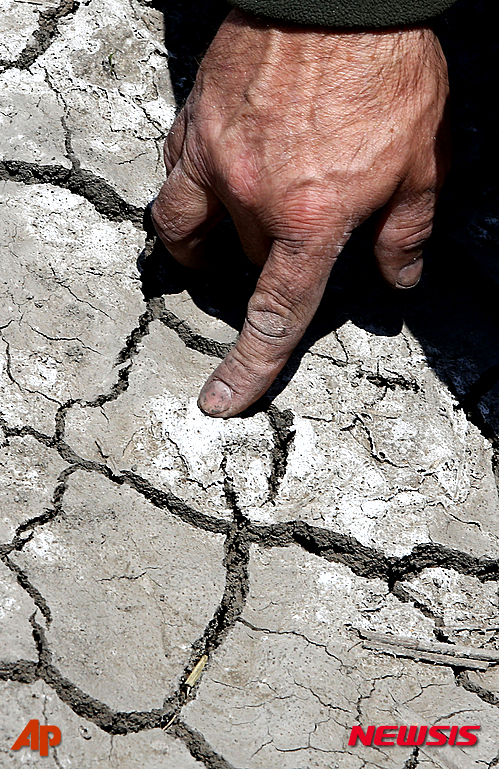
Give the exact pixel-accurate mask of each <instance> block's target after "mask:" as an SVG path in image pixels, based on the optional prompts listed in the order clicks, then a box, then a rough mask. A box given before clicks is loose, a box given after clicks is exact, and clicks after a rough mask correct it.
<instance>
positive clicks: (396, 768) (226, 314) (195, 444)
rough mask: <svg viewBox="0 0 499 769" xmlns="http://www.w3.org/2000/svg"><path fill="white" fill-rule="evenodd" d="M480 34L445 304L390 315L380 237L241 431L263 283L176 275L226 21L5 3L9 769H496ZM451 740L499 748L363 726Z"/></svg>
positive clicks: (446, 231) (494, 499)
mask: <svg viewBox="0 0 499 769" xmlns="http://www.w3.org/2000/svg"><path fill="white" fill-rule="evenodd" d="M474 6H475V22H474V24H475V26H474V27H473V25H471V30H470V22H469V17H468V14H469V4H468V5H467V4H466V3H464V2H462V3H458V5H457V6H456V8H455V9H453V11H452V12H451V13H449V14H448V15H447V17H446V18H445V19H444V20H443V22H442V37H443V39H444V40H445V41H446V45H447V50H448V56H449V63H450V66H451V75H452V79H453V88H454V94H455V100H454V115H453V120H454V130H455V167H454V172H453V177H451V180H450V183H449V185H448V188H447V193H446V194H445V195H444V198H443V202H442V206H441V212H440V215H439V220H438V225H437V232H436V237H435V239H434V243H433V247H432V248H431V249H430V253H429V259H428V262H429V267H428V271H427V275H426V277H425V280H424V281H423V283H422V285H421V286H420V287H418V288H417V289H416V290H415V291H414V292H412V293H411V294H405V293H404V295H403V296H400V295H399V294H397V295H396V296H394V295H393V294H392V292H390V291H389V290H388V289H386V288H384V287H383V286H382V285H381V282H380V280H379V279H378V278H377V276H376V274H375V271H374V269H373V267H372V260H371V259H370V256H369V248H368V247H367V246H366V242H367V240H368V238H367V235H366V233H360V234H359V235H358V237H356V238H355V239H354V240H353V242H352V244H351V246H350V248H349V249H348V248H347V252H346V254H345V255H344V257H343V259H342V260H340V263H339V264H338V267H337V269H336V270H335V274H334V276H333V278H332V280H331V282H330V285H329V287H328V289H327V292H326V297H325V300H324V302H323V306H322V308H321V310H320V312H319V313H318V317H317V318H316V320H315V321H314V324H313V325H312V327H311V329H310V330H309V332H308V333H307V336H306V337H305V339H304V341H303V343H302V344H301V345H300V348H299V349H298V350H297V352H296V354H295V355H294V356H293V359H292V361H291V362H290V365H289V366H288V367H287V369H286V370H285V372H284V373H283V375H282V376H281V378H280V380H279V381H278V382H277V383H276V385H275V386H274V388H273V389H272V391H271V392H270V393H269V395H268V396H267V397H266V398H265V399H263V400H262V402H261V403H259V404H257V406H256V407H255V408H254V409H253V410H252V411H251V413H248V414H246V415H244V416H243V417H241V418H237V419H233V420H229V421H227V422H223V421H217V420H210V419H209V418H207V417H204V416H203V415H202V414H201V413H200V412H199V411H198V409H197V407H196V396H197V393H198V391H199V388H200V386H201V385H202V383H203V381H204V379H205V377H206V376H207V375H208V374H209V372H210V371H211V370H212V368H213V367H214V365H215V364H216V363H217V359H219V358H221V357H223V356H224V354H225V352H226V351H227V350H228V349H229V347H230V345H231V344H232V343H233V342H234V339H235V338H236V335H237V330H238V328H239V326H240V322H241V313H242V312H243V311H244V303H245V301H246V299H247V297H248V295H249V293H250V292H251V286H252V284H253V283H254V279H255V275H254V274H253V272H252V270H251V269H250V268H249V267H248V266H247V265H246V263H245V262H244V261H243V259H242V257H241V255H240V252H239V250H238V245H237V243H236V242H235V239H234V235H233V232H232V229H231V226H230V223H228V222H226V223H224V224H223V225H222V226H221V228H220V229H219V231H218V232H216V233H215V234H214V236H213V241H212V246H211V247H212V249H213V259H214V263H215V267H214V270H213V273H212V274H210V275H195V276H194V275H190V274H189V273H187V272H185V271H183V270H182V269H181V268H178V267H175V265H174V264H173V263H172V261H171V259H170V258H169V257H168V255H167V254H166V253H165V252H164V251H162V250H161V248H160V247H159V246H158V244H157V243H155V241H154V236H153V233H152V232H151V227H150V224H149V222H148V213H147V205H148V203H150V201H151V199H152V198H153V197H154V194H155V192H156V191H157V189H158V187H159V185H160V184H161V182H162V178H163V167H162V157H161V147H162V141H163V139H164V136H165V134H166V132H167V130H168V128H169V126H170V124H171V122H172V119H173V116H174V114H175V109H176V104H175V101H176V100H177V103H178V102H179V101H181V99H182V98H184V97H185V93H186V92H187V91H188V88H189V85H190V82H191V81H192V74H193V70H194V68H195V62H196V60H197V59H199V56H200V55H202V49H203V46H204V45H205V43H206V41H204V38H203V34H204V35H205V37H206V36H207V35H208V32H207V31H206V30H208V29H209V24H208V21H210V20H211V22H213V20H216V18H217V14H220V13H221V12H222V10H223V8H222V6H221V5H218V6H217V7H213V8H212V7H211V6H210V5H209V4H208V3H202V2H201V3H197V4H196V3H193V4H191V7H186V6H185V4H184V6H182V5H181V4H176V3H170V4H168V5H167V7H166V8H162V7H161V6H160V5H151V4H149V3H148V2H146V1H145V0H84V1H81V2H76V1H75V2H73V0H62V2H60V4H59V5H56V4H55V0H1V5H0V7H1V9H2V19H3V24H2V28H3V32H2V39H1V41H0V72H1V74H0V93H1V96H0V122H1V136H0V145H1V146H0V155H1V157H2V160H1V162H0V195H1V199H2V205H1V223H0V247H1V249H2V260H3V261H2V265H3V269H2V275H1V293H2V301H1V304H0V332H1V333H0V356H1V358H0V389H1V401H0V413H1V419H0V425H1V432H2V443H1V448H0V478H1V484H2V507H1V511H0V530H1V534H0V541H1V542H3V543H4V544H3V545H2V546H1V548H0V549H1V561H2V563H1V574H0V638H1V647H0V648H1V651H0V658H1V661H0V679H1V689H2V697H1V700H0V708H1V711H2V716H1V719H0V754H1V757H2V758H1V763H2V766H5V767H12V768H14V767H25V766H32V765H35V764H36V765H40V766H45V767H46V768H47V769H56V768H57V769H70V767H74V768H77V769H94V768H96V767H102V768H103V769H139V768H140V769H153V767H154V769H194V768H195V767H196V768H197V767H199V769H202V767H207V768H208V769H336V768H338V769H374V767H382V769H392V768H393V769H415V768H416V767H425V768H426V767H428V769H430V767H431V768H432V767H442V768H443V769H453V768H455V767H460V769H471V768H472V767H483V768H484V769H486V768H487V767H488V768H489V769H491V768H492V767H494V766H496V765H498V764H499V744H498V740H497V734H498V732H499V708H498V706H499V667H498V663H499V612H498V604H499V594H498V587H499V501H498V492H497V470H496V468H497V465H498V464H499V454H498V451H499V443H498V441H497V437H496V434H497V427H498V426H499V417H498V415H497V404H498V392H499V391H498V386H497V384H496V383H497V381H498V379H499V366H498V359H499V353H497V352H496V351H497V350H498V349H499V347H498V342H499V318H498V315H497V310H496V308H497V306H498V303H497V291H498V284H497V279H498V276H499V270H498V269H497V266H496V264H495V262H494V259H495V254H496V253H497V248H496V244H497V243H498V242H499V237H498V221H497V218H495V214H494V213H493V211H494V207H493V203H494V201H495V200H496V199H497V189H496V188H495V187H494V183H493V182H494V179H493V177H494V174H493V173H492V169H491V162H490V158H489V155H488V152H489V148H490V138H491V135H490V134H489V133H488V126H489V124H490V122H491V115H490V113H487V111H486V109H485V107H484V105H483V103H482V104H480V103H478V102H477V101H476V93H477V92H478V90H479V89H477V85H479V84H481V85H483V84H484V82H483V81H484V79H485V78H486V77H487V76H488V77H492V75H490V73H489V75H487V71H486V68H485V67H484V62H483V59H481V58H480V55H481V51H482V49H483V47H484V45H483V40H481V36H483V30H484V29H487V28H488V27H487V24H486V13H487V11H486V8H485V5H484V6H482V5H481V4H480V3H475V4H474ZM473 34H475V37H473ZM203 41H204V42H203ZM466 46H467V47H466ZM169 66H170V70H171V76H170V71H169ZM489 85H490V83H489ZM484 165H485V166H487V168H489V176H488V177H486V176H484V171H483V167H484ZM494 178H495V177H494ZM489 180H492V181H490V183H489ZM221 276H224V277H221ZM200 661H201V662H206V665H205V667H204V670H202V673H201V675H200V677H199V679H198V680H197V681H194V680H193V678H192V676H191V678H189V674H190V673H191V672H192V671H193V669H194V668H195V667H196V665H197V664H198V663H199V662H200ZM199 669H200V666H199V665H198V667H197V668H196V670H198V671H199ZM30 719H38V720H39V721H40V723H42V724H43V723H45V724H56V725H57V726H58V727H59V728H60V729H61V732H62V741H61V743H60V745H59V746H57V747H54V748H51V749H50V752H49V756H48V757H41V756H40V755H39V754H38V753H36V752H35V751H31V750H30V749H29V748H27V747H25V748H23V749H21V750H20V751H18V752H12V751H11V750H10V748H11V746H12V743H13V742H14V740H15V738H16V737H17V736H18V734H19V733H20V731H21V730H22V728H23V727H24V726H25V724H26V723H27V722H28V721H29V720H30ZM449 723H450V724H455V723H459V724H463V723H465V724H480V725H481V731H480V737H479V741H478V743H477V744H476V745H475V746H473V747H469V748H457V747H454V748H451V747H449V746H446V747H443V748H438V747H428V746H419V747H418V746H416V747H410V746H409V747H404V746H397V745H395V746H393V747H379V746H378V747H376V746H373V747H370V746H364V745H362V744H360V743H359V744H358V745H357V746H355V747H353V746H348V737H349V733H350V729H351V727H352V726H353V725H355V724H361V725H362V726H363V727H367V726H368V725H369V724H377V725H379V724H420V725H423V724H425V725H428V726H429V725H434V724H437V725H438V724H449Z"/></svg>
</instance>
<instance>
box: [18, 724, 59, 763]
mask: <svg viewBox="0 0 499 769" xmlns="http://www.w3.org/2000/svg"><path fill="white" fill-rule="evenodd" d="M49 735H50V736H49ZM60 741H61V730H60V729H59V727H58V726H45V724H42V725H41V726H40V723H39V721H37V720H36V718H33V719H32V720H31V721H29V722H28V724H27V726H25V727H24V729H23V730H22V732H21V734H20V735H19V737H18V738H17V740H16V741H15V743H14V744H13V746H12V747H11V750H20V749H21V748H31V750H39V751H40V755H41V756H48V754H49V745H50V746H51V747H54V748H55V747H56V745H59V743H60Z"/></svg>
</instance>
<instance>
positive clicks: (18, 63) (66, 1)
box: [0, 0, 80, 74]
mask: <svg viewBox="0 0 499 769" xmlns="http://www.w3.org/2000/svg"><path fill="white" fill-rule="evenodd" d="M79 7H80V4H79V3H78V2H75V0H62V2H61V3H59V5H57V6H55V7H54V8H47V9H46V10H44V11H39V12H38V13H39V16H38V29H35V31H34V32H33V38H34V41H33V42H32V43H28V44H27V45H26V46H25V47H24V49H23V50H22V51H21V53H20V54H19V56H18V57H17V59H15V60H14V61H5V60H0V74H1V73H2V72H5V71H6V70H7V69H29V68H30V67H31V65H32V64H33V63H34V62H35V61H36V60H37V59H38V57H39V56H42V54H44V53H45V51H46V50H47V49H48V48H49V46H50V45H51V43H52V41H53V39H54V37H56V35H57V34H58V33H59V21H60V20H61V19H64V18H65V17H66V16H71V15H72V14H74V13H76V11H77V10H78V8H79Z"/></svg>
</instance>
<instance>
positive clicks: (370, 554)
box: [0, 418, 499, 590]
mask: <svg viewBox="0 0 499 769" xmlns="http://www.w3.org/2000/svg"><path fill="white" fill-rule="evenodd" d="M0 427H2V429H3V430H4V433H5V435H6V437H7V438H9V437H12V436H16V437H22V436H24V435H29V436H31V437H33V438H35V440H37V441H39V442H40V443H42V444H43V445H45V446H47V447H49V448H52V449H55V450H56V451H57V452H58V453H59V455H60V456H61V457H62V458H63V459H64V460H65V461H66V462H68V464H70V465H73V466H75V467H77V468H78V469H81V470H84V471H87V472H98V473H100V474H101V475H104V476H105V477H106V478H107V479H108V480H110V481H112V482H113V483H116V484H118V485H123V484H127V485H129V486H130V487H132V488H133V489H135V491H137V492H138V493H139V494H141V495H142V496H143V497H144V498H145V499H147V500H148V501H149V502H151V503H152V504H153V505H154V506H155V507H158V508H161V509H167V510H168V511H169V512H171V513H172V514H173V515H175V516H177V517H179V518H180V519H181V520H183V521H184V522H186V523H188V524H190V525H192V526H195V527H197V528H201V529H204V530H206V531H212V532H216V533H223V534H227V532H228V531H229V529H230V525H229V524H228V523H227V522H226V521H225V520H223V519H221V518H216V517H212V516H208V515H206V514H204V513H201V512H199V511H197V510H194V509H193V508H191V507H190V506H189V505H187V504H186V503H185V502H184V501H183V500H182V499H180V498H178V497H176V496H175V495H174V494H172V493H171V492H167V491H163V490H160V489H157V488H156V487H155V486H153V485H152V484H151V483H150V482H149V481H147V480H146V479H145V478H142V477H141V476H139V475H137V474H136V473H133V472H131V471H125V472H123V473H121V474H120V475H116V474H114V473H113V472H112V470H111V469H110V468H109V467H108V466H107V465H103V464H100V463H98V462H94V461H91V460H87V459H84V458H83V457H80V456H79V455H78V454H77V453H76V452H75V451H74V450H73V449H72V448H71V446H70V445H69V444H68V443H66V442H65V441H63V440H62V439H61V438H60V437H58V436H57V435H56V436H54V437H51V436H47V435H44V434H43V433H40V432H39V431H37V430H35V429H34V428H32V427H30V426H23V427H11V426H9V425H8V424H7V422H6V421H5V420H4V419H2V418H0ZM244 520H245V524H244V528H243V530H242V531H241V532H240V533H239V538H240V540H241V541H243V542H244V544H245V545H247V544H249V543H254V544H258V545H260V546H261V547H263V548H274V547H288V546H290V545H298V546H300V547H302V548H303V549H304V550H305V551H307V552H309V553H311V554H313V555H317V556H318V557H320V558H324V559H325V560H327V561H331V562H337V563H343V564H344V565H346V566H348V567H349V568H350V569H351V570H352V571H353V572H354V574H357V575H358V576H361V577H365V578H367V579H376V578H379V579H382V580H383V581H385V582H386V583H387V584H388V586H389V589H390V590H393V589H394V586H395V583H396V582H399V581H402V580H404V579H407V578H408V577H411V576H415V575H417V574H420V573H421V572H422V571H424V570H425V569H428V568H435V567H441V568H445V569H452V570H454V571H456V572H458V573H459V574H464V575H467V576H472V577H476V578H477V579H479V580H480V581H481V582H488V581H499V559H492V558H486V557H481V556H473V555H469V554H468V553H464V552H462V551H460V550H454V549H451V548H447V547H445V546H443V545H439V544H435V543H427V544H421V545H417V546H416V547H415V548H413V550H412V551H411V553H409V554H408V555H405V556H402V557H395V556H386V555H384V554H383V553H382V552H380V551H378V550H376V549H375V548H372V547H368V546H366V545H363V544H362V543H360V542H359V541H358V540H356V539H355V538H354V537H352V536H350V535H346V534H341V533H339V532H334V531H330V530H329V529H323V528H319V527H317V526H312V525H311V524H308V523H306V522H305V521H288V522H285V523H278V524H270V525H261V526H260V525H257V524H253V523H251V522H250V521H247V520H246V519H244Z"/></svg>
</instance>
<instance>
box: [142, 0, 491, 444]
mask: <svg viewBox="0 0 499 769" xmlns="http://www.w3.org/2000/svg"><path fill="white" fill-rule="evenodd" d="M158 7H161V6H160V3H158ZM229 9H230V8H229V6H228V5H227V4H226V3H224V2H220V0H192V1H191V2H188V3H185V2H182V3H181V2H172V3H169V4H168V7H167V9H165V8H162V10H163V12H164V14H165V42H166V46H167V48H168V50H169V51H170V71H171V76H172V81H173V88H174V93H175V98H176V100H177V104H178V105H179V107H180V106H181V105H182V104H183V102H184V101H185V99H186V98H187V95H188V93H189V91H190V88H191V87H192V83H193V82H194V78H195V74H196V70H197V67H198V63H199V61H200V60H201V58H202V56H203V54H204V52H205V51H206V49H207V47H208V45H209V42H210V40H211V38H212V36H213V35H214V34H215V32H216V29H217V27H218V25H219V23H220V21H221V20H222V19H223V18H224V16H225V15H226V13H227V11H228V10H229ZM493 13H494V11H493V8H492V7H490V6H489V5H488V4H487V3H485V2H471V1H470V0H461V2H458V3H457V4H456V5H455V6H453V8H452V9H451V10H450V11H449V12H448V13H447V14H445V15H444V16H443V17H441V18H440V19H439V20H438V23H437V25H436V26H437V30H438V33H439V36H440V39H441V41H442V44H443V46H444V50H445V53H446V56H447V60H448V64H449V72H450V79H451V95H452V105H451V107H452V126H453V168H452V171H451V174H450V176H449V178H448V181H447V183H446V186H445V188H444V192H443V195H442V198H441V201H440V207H439V211H438V216H437V219H436V223H435V232H434V236H433V239H432V242H431V244H430V246H429V247H428V253H427V258H426V267H425V274H424V278H423V280H422V282H421V283H420V285H419V286H418V287H417V288H416V289H413V290H411V291H408V292H396V291H393V290H391V289H389V288H387V287H386V286H385V285H384V283H383V282H382V280H381V279H380V277H379V276H378V274H377V271H376V268H375V266H374V259H373V256H372V253H371V247H370V237H369V223H367V225H364V226H363V228H361V230H360V231H358V232H357V233H355V234H354V236H353V237H352V239H351V241H350V243H349V244H348V246H347V247H346V249H345V250H344V253H343V254H342V256H341V258H340V260H339V262H338V264H337V265H336V267H335V269H334V271H333V274H332V276H331V279H330V281H329V284H328V287H327V290H326V293H325V297H324V300H323V302H322V305H321V307H320V309H319V311H318V313H317V315H316V317H315V319H314V321H313V323H312V324H311V326H310V328H309V330H308V331H307V333H306V335H305V337H304V339H303V341H302V343H301V344H300V346H299V348H298V349H297V350H296V352H295V353H294V355H293V356H292V358H291V360H290V362H289V364H288V365H287V366H286V368H285V369H284V371H283V372H282V374H281V376H280V377H279V379H278V381H277V382H276V383H275V384H274V386H273V387H272V389H271V391H270V392H269V394H268V397H270V398H273V397H275V395H276V394H277V393H278V392H280V391H281V390H282V389H283V388H284V387H285V386H286V383H287V382H288V381H289V380H290V379H291V377H292V376H293V374H294V372H295V371H296V369H297V367H298V365H299V362H300V360H301V357H302V355H303V353H304V351H305V350H307V349H308V348H309V347H310V346H311V345H312V344H313V343H314V342H315V341H316V340H317V339H319V338H320V337H322V336H324V335H325V334H328V333H330V332H331V331H332V330H333V329H336V328H338V327H339V326H341V325H342V324H343V323H344V322H345V321H347V320H348V319H350V320H351V321H352V322H353V323H354V324H356V325H357V326H359V327H361V328H364V329H366V330H368V331H370V332H371V333H373V334H377V335H384V336H392V335H395V334H398V333H399V331H400V329H401V327H402V324H403V322H404V321H405V322H406V323H407V325H408V326H409V328H410V329H411V331H412V332H413V333H414V334H415V336H416V337H417V338H418V339H419V341H420V342H421V344H422V346H423V348H424V350H425V353H426V355H427V357H428V360H429V362H430V364H431V365H432V366H433V368H434V370H435V371H436V372H437V374H438V375H439V376H440V378H441V379H442V380H443V381H444V382H445V383H446V384H447V385H448V386H449V387H450V389H451V390H452V391H453V392H454V393H455V395H456V396H457V397H458V399H459V400H460V402H461V404H462V405H463V406H464V407H465V408H466V409H467V411H468V415H469V416H471V418H472V420H473V421H474V422H475V423H476V424H478V426H479V427H480V428H481V429H482V431H483V432H484V433H485V434H486V435H487V437H489V438H492V439H493V438H494V430H493V427H491V426H490V425H493V423H494V421H495V419H494V418H492V419H491V418H490V402H489V418H488V422H489V424H486V423H485V422H484V420H483V414H482V413H481V412H480V411H479V410H477V408H476V407H477V406H478V404H479V402H480V400H481V398H482V397H483V396H484V395H485V393H487V392H488V391H489V390H490V389H491V388H492V387H493V386H494V385H495V383H496V382H497V381H498V380H499V365H498V364H499V260H498V247H499V213H498V206H497V203H498V198H499V182H498V176H497V161H496V157H497V147H496V142H497V137H496V125H497V120H498V117H499V115H498V106H497V101H496V99H495V98H494V94H497V91H498V88H497V86H498V79H499V77H498V74H497V72H498V69H497V57H498V53H499V45H498V43H497V40H496V39H494V36H493V30H494V28H495V24H494V19H493ZM209 249H210V251H211V254H212V264H213V268H212V270H211V272H210V273H209V274H205V273H195V272H192V271H190V270H186V269H185V268H182V267H180V266H179V265H177V264H176V263H175V262H174V260H172V259H171V257H170V256H169V255H168V254H167V253H166V251H165V250H164V249H162V248H161V247H160V246H159V245H157V246H156V247H155V248H154V250H153V252H152V253H151V255H150V256H149V257H148V258H147V260H145V262H144V264H143V265H142V268H143V286H144V293H145V294H146V296H148V297H150V296H158V295H160V294H171V293H177V292H180V291H182V290H184V289H187V290H188V291H189V293H190V295H191V297H192V299H193V300H194V301H195V303H196V304H197V305H198V306H199V307H200V308H201V309H202V310H203V311H205V312H207V313H208V314H210V315H214V316H216V317H219V318H221V319H222V320H224V321H225V322H226V323H229V324H230V325H231V326H233V327H234V328H237V329H240V328H241V325H242V321H243V319H244V310H245V307H246V304H247V301H248V298H249V296H250V295H251V293H252V291H253V287H254V285H255V282H256V279H257V276H258V271H257V270H256V269H255V268H254V267H253V266H252V265H251V264H250V263H249V262H248V261H247V260H246V259H245V257H244V254H243V253H242V250H241V247H240V244H239V241H238V238H237V234H236V233H235V229H234V227H233V226H232V224H231V222H230V221H225V222H223V223H222V224H221V225H219V226H218V228H217V229H216V230H214V231H213V233H212V234H211V236H210V243H209ZM268 397H267V398H266V403H267V404H268Z"/></svg>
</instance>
